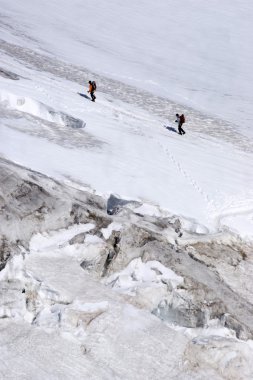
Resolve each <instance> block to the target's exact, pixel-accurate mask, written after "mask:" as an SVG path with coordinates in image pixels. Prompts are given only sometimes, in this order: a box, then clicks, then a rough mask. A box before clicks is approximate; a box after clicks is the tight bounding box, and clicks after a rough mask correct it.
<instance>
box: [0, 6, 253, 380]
mask: <svg viewBox="0 0 253 380" xmlns="http://www.w3.org/2000/svg"><path fill="white" fill-rule="evenodd" d="M0 5H1V15H0V31H1V40H0V49H1V56H0V83H1V86H0V156H1V157H3V158H5V159H8V160H10V161H13V162H15V163H17V164H19V165H21V166H25V167H27V168H31V169H32V170H35V171H37V172H40V173H43V174H45V175H47V176H51V177H52V178H54V179H55V180H56V181H59V182H55V185H52V184H50V190H51V189H54V186H55V187H56V183H57V186H60V184H63V183H65V184H67V185H69V186H70V187H69V188H70V189H71V188H74V189H79V190H80V192H83V191H84V190H86V191H88V192H89V193H93V194H98V195H101V196H103V199H104V208H105V204H106V200H107V199H108V198H109V197H110V195H111V194H115V195H117V196H118V197H119V198H120V200H121V202H122V203H123V204H124V202H126V201H128V200H131V201H133V202H131V203H130V205H133V204H134V207H135V213H136V215H138V218H140V219H141V218H142V215H144V216H145V218H147V219H145V218H144V219H143V221H142V223H143V226H144V225H145V226H146V227H147V226H148V227H150V225H149V223H148V220H149V219H148V218H149V217H148V215H150V216H154V217H155V218H158V219H157V223H158V222H159V223H160V222H162V223H164V220H167V222H166V223H169V222H168V220H169V221H170V220H176V221H177V223H178V224H179V226H180V228H179V230H178V231H177V232H176V230H177V227H176V228H175V231H174V232H173V235H171V232H170V233H169V232H168V231H167V230H166V229H165V230H166V231H165V232H163V235H162V238H161V237H160V236H159V238H157V236H156V234H155V233H156V230H155V228H154V227H152V228H154V231H152V233H153V234H154V236H155V238H154V236H153V235H152V234H151V240H150V241H151V242H152V241H153V240H152V239H153V238H154V239H155V240H156V239H158V240H157V241H159V242H161V241H162V243H161V244H164V245H165V247H171V245H172V247H173V249H174V251H173V254H174V256H175V257H174V258H175V262H176V263H177V265H178V266H177V270H178V272H180V273H176V272H175V273H174V272H173V270H172V269H171V268H170V265H169V264H168V263H169V260H168V263H167V262H166V260H165V262H166V263H164V265H163V264H162V263H161V262H162V259H164V257H161V255H160V254H163V251H157V252H156V251H155V250H154V251H152V245H151V248H149V249H150V250H151V252H152V254H154V255H156V258H155V259H153V258H152V259H150V260H149V261H147V262H144V261H142V260H143V258H145V254H146V255H147V254H148V253H147V252H148V248H147V251H146V252H141V253H139V251H138V249H137V248H136V247H135V246H134V245H133V246H132V245H131V244H132V242H131V239H129V240H128V237H127V236H126V237H125V239H126V242H127V243H126V246H127V253H128V255H129V256H128V255H125V256H123V259H122V258H121V257H120V258H119V263H117V265H118V266H119V268H118V270H117V268H113V269H112V273H110V276H109V277H108V278H107V277H106V278H105V279H104V281H101V278H100V273H99V274H98V273H95V274H94V273H93V275H90V274H89V273H88V272H87V271H84V270H83V267H82V263H83V260H84V259H89V260H90V259H92V260H95V261H96V258H97V256H98V257H100V256H99V255H102V253H103V255H104V256H105V255H106V254H107V253H106V252H107V251H105V250H104V249H105V246H106V244H109V243H108V240H110V239H112V236H113V234H114V233H115V231H116V232H119V233H120V231H121V228H122V226H121V224H120V223H112V224H111V225H109V226H106V227H104V226H103V228H102V227H101V226H100V227H99V228H98V227H97V229H98V231H97V236H96V234H95V235H94V236H93V235H92V234H91V235H90V236H89V237H87V236H86V237H85V239H84V240H83V241H82V242H81V243H80V244H79V243H75V244H72V243H70V240H71V239H72V238H73V237H76V235H80V234H81V237H82V234H85V233H86V232H89V231H90V230H92V229H93V227H94V225H95V224H93V223H87V224H85V223H84V224H83V223H79V221H76V222H74V221H72V223H73V225H71V226H70V227H68V228H67V225H68V223H71V222H70V221H69V220H68V219H67V217H65V212H66V214H67V215H68V216H69V215H70V214H71V212H70V210H72V209H71V202H70V200H69V198H70V199H71V200H72V198H71V197H70V196H69V198H68V202H67V203H65V204H64V201H66V199H64V196H63V198H62V199H61V197H60V195H59V194H58V193H57V196H55V197H56V199H57V205H56V209H57V210H56V211H55V212H56V216H54V217H55V219H54V218H51V219H50V214H49V215H47V213H49V211H48V210H51V211H50V212H53V210H54V205H53V204H51V203H50V207H52V209H51V208H47V207H46V206H45V205H43V204H42V206H41V207H42V212H41V208H39V209H38V210H39V211H38V210H36V208H35V211H34V213H35V220H37V219H36V218H40V217H42V220H43V218H44V217H45V215H47V217H46V222H47V223H46V224H45V226H49V227H48V228H49V229H50V231H42V232H43V233H42V234H38V235H36V236H33V237H32V239H31V241H30V244H29V246H28V247H26V248H24V247H23V246H22V245H21V243H22V244H23V242H22V239H21V241H20V236H18V237H15V239H14V237H13V236H15V234H16V233H17V231H18V232H20V228H21V226H22V228H23V226H24V225H25V218H26V217H27V216H26V215H25V217H24V215H23V214H22V213H21V216H20V215H19V211H20V209H21V210H22V204H23V202H24V199H23V198H22V197H23V196H24V195H23V193H22V191H21V195H20V194H19V192H18V191H17V194H16V195H17V196H16V198H15V201H14V203H13V204H14V206H13V204H12V207H13V208H14V211H13V213H14V215H15V212H17V221H14V222H13V220H12V219H8V218H9V214H8V207H5V206H3V208H1V212H3V214H1V217H3V218H5V216H6V219H4V220H5V222H6V223H3V224H4V225H2V226H0V227H1V235H3V236H2V237H1V236H0V237H1V239H2V240H1V249H2V250H3V251H4V249H5V239H6V236H9V235H10V236H11V237H13V239H14V242H15V244H16V246H15V248H16V249H17V250H20V255H19V256H15V257H14V258H12V259H10V260H9V261H8V264H7V266H6V267H5V269H3V270H2V271H1V273H0V291H1V294H3V297H2V304H1V307H0V316H1V317H2V318H0V329H1V337H0V342H1V345H0V346H1V348H0V353H1V354H0V357H1V358H2V360H3V361H4V362H3V363H5V362H6V363H8V366H7V367H6V366H5V364H0V371H1V372H0V377H1V376H2V377H3V378H8V376H9V377H10V378H21V379H22V378H38V379H43V378H47V379H65V378H66V379H72V378H77V377H80V378H84V379H85V378H93V379H132V378H136V379H143V378H145V379H152V380H153V379H165V378H168V373H170V375H171V378H177V379H182V380H186V379H191V380H192V379H196V380H197V379H209V378H214V379H238V376H239V375H238V374H240V376H241V378H245V379H251V378H252V368H251V364H250V357H251V352H252V342H251V341H249V342H243V341H241V340H239V339H238V338H241V337H244V339H246V338H247V337H248V336H251V335H247V334H246V335H245V336H244V335H243V334H244V330H243V329H242V330H241V327H242V326H241V325H240V324H239V327H238V325H237V323H238V322H237V320H233V318H232V321H231V320H230V322H226V323H227V324H229V326H232V327H233V330H232V331H231V330H229V329H228V328H224V327H223V326H222V325H221V321H220V320H219V321H216V320H214V321H213V320H211V321H209V324H208V325H207V326H204V327H206V328H203V324H202V327H201V328H200V329H195V328H194V329H192V330H191V329H186V328H184V327H182V326H177V327H175V326H173V325H171V324H167V323H163V322H161V320H160V319H158V318H157V317H155V316H154V315H152V314H151V313H150V311H151V310H153V309H152V308H156V315H157V314H159V313H165V314H166V305H167V304H166V302H165V303H162V302H161V303H159V302H160V301H161V297H162V296H165V294H167V293H168V292H170V291H171V292H172V294H174V296H175V294H176V296H175V299H173V302H174V306H175V304H176V306H179V307H180V306H182V305H183V306H184V305H185V304H184V302H186V301H185V299H184V296H182V297H179V298H178V299H177V295H178V294H179V295H180V294H183V295H184V294H185V291H186V290H187V286H188V287H191V286H192V287H193V288H194V286H195V288H194V290H195V291H196V293H197V295H198V296H199V297H200V298H201V297H205V293H204V291H207V290H208V291H207V293H206V294H207V295H210V294H211V295H212V297H213V298H214V299H215V301H217V304H218V305H219V300H221V301H222V302H223V301H224V300H225V301H226V302H227V304H229V305H228V306H229V307H228V306H226V307H227V308H228V310H229V311H231V310H232V309H235V311H236V312H237V313H238V314H240V317H241V320H240V321H241V323H242V324H243V323H244V324H245V325H246V326H250V325H251V319H252V318H251V316H252V313H251V299H252V285H251V276H252V270H251V268H252V259H251V251H252V250H251V247H252V246H250V244H252V239H253V160H252V155H253V140H252V138H253V137H252V136H253V132H252V120H253V113H252V107H251V103H252V91H251V79H253V78H252V70H251V66H250V63H251V61H252V50H251V49H249V48H248V47H249V46H251V45H252V33H251V29H252V26H251V18H252V12H253V6H252V4H251V2H250V1H246V0H244V1H240V2H239V1H237V0H233V1H228V0H223V1H222V4H221V2H218V1H217V0H213V1H212V2H209V3H208V4H207V3H205V4H204V2H203V1H201V0H188V1H186V0H181V1H180V2H176V1H175V0H171V1H169V2H168V1H165V0H160V1H159V2H158V3H154V2H152V1H144V0H140V1H138V2H136V3H134V4H133V3H131V2H126V1H123V0H119V1H113V0H109V1H107V2H103V1H101V0H94V1H93V2H89V3H86V2H85V4H84V2H83V1H80V0H73V1H72V2H71V3H70V2H67V1H64V2H62V1H59V0H55V1H48V0H46V1H44V2H39V1H37V0H33V1H31V0H24V1H22V2H19V1H12V2H9V1H7V0H0ZM94 18H96V26H95V22H94ZM207 47H208V48H207ZM93 78H94V79H96V80H97V85H98V91H97V101H96V103H92V102H91V101H90V100H89V97H88V94H87V92H86V90H87V81H88V80H89V79H93ZM181 111H184V112H185V114H186V119H187V124H186V126H185V129H186V135H185V136H179V135H178V134H177V133H176V132H177V129H176V124H175V122H174V120H175V113H176V112H181ZM242 120H243V123H241V121H242ZM241 124H243V125H241ZM238 125H240V128H239V127H238ZM20 170H21V169H20ZM29 175H30V176H29ZM9 177H11V178H12V181H14V182H15V181H16V180H17V178H16V177H15V176H13V174H8V173H7V174H6V177H4V178H3V182H4V183H5V181H6V182H8V181H9V180H10V178H9ZM33 177H34V173H30V174H27V179H29V181H30V182H31V181H33V180H34V179H33ZM41 181H42V179H41ZM10 182H11V181H10ZM17 182H19V181H18V180H17ZM45 184H46V181H45V182H44V186H45V187H46V185H45ZM29 186H31V187H32V185H31V184H30V185H29ZM29 186H28V188H29V189H30V187H29ZM48 186H49V185H48ZM51 186H52V187H51ZM37 188H38V189H39V190H40V188H39V186H38V185H37ZM22 189H23V188H21V190H22ZM42 189H43V186H42ZM23 190H24V192H25V191H26V186H25V187H24V189H23ZM48 190H49V189H48ZM5 191H7V193H8V189H7V190H6V189H5ZM43 191H44V192H45V190H43ZM69 192H70V190H69ZM29 194H30V193H29V192H28V195H27V197H26V195H25V197H26V202H28V201H30V202H31V203H32V204H33V202H34V203H35V204H36V205H37V203H36V201H37V195H36V194H37V193H36V192H35V196H34V198H33V197H32V196H31V199H30V198H29V196H30V195H29ZM32 194H33V193H32ZM14 195H15V192H14ZM12 197H13V192H10V193H8V194H7V196H6V194H5V195H3V194H2V192H1V194H0V202H1V205H2V204H3V205H5V204H8V202H7V201H8V200H11V199H12ZM76 199H77V196H76V193H74V191H73V203H74V202H75V201H76ZM39 200H40V199H39ZM50 201H51V202H53V201H52V200H50ZM60 201H61V202H62V204H60V205H59V203H58V202H60ZM86 201H87V204H89V202H88V199H86ZM80 202H81V203H82V204H84V205H85V201H83V199H82V200H81V201H80ZM15 205H17V210H16V209H15ZM72 206H73V205H72ZM1 207H2V206H1ZM64 207H65V208H66V209H65V208H64ZM130 208H131V207H130ZM24 209H25V207H24ZM59 209H60V210H61V211H59ZM6 210H7V211H6ZM105 211H106V210H104V212H105ZM113 211H115V210H113ZM116 211H117V207H116ZM5 212H6V213H7V214H6V215H5ZM57 212H59V214H60V216H61V218H59V219H58V215H57ZM124 212H125V211H124V210H123V216H124V215H125V218H126V220H125V223H126V224H127V223H129V224H131V223H132V224H133V226H135V223H136V218H137V216H136V217H135V216H133V215H131V216H130V217H129V219H128V216H129V215H128V213H127V212H126V214H124ZM44 214H45V215H44ZM159 217H160V218H161V220H159ZM166 217H169V218H167V219H166ZM47 218H48V219H47ZM77 219H78V218H77ZM98 219H99V218H98ZM31 220H32V219H31ZM31 220H30V224H29V223H28V224H29V226H28V224H27V227H24V231H23V235H24V236H23V239H24V240H25V238H27V236H28V235H29V234H30V233H31V229H32V226H33V224H32V221H31ZM39 220H40V219H39ZM50 220H51V222H52V221H54V220H56V221H57V228H60V227H59V226H62V223H63V221H65V224H64V226H65V227H66V228H65V229H61V230H58V231H51V224H50ZM94 223H95V222H94ZM13 225H14V228H13ZM155 225H156V224H155V223H154V226H155ZM38 226H39V223H37V222H36V223H35V224H34V228H35V227H36V228H39V227H38ZM135 227H136V226H135ZM12 228H13V231H12ZM162 228H163V227H162ZM166 228H167V227H166ZM34 231H35V230H34ZM36 231H37V229H36ZM181 231H183V232H182V233H181ZM143 233H144V232H143ZM12 235H13V236H12ZM144 235H145V234H144ZM10 236H9V237H10ZM123 237H124V236H123ZM79 239H80V236H79ZM86 239H87V240H86ZM159 239H160V240H159ZM161 239H165V240H161ZM137 240H138V239H137ZM147 240H148V239H147ZM223 240H225V241H226V244H227V249H228V247H229V249H230V250H231V251H232V254H231V252H230V251H226V250H224V251H223V250H222V249H221V250H219V246H220V245H221V242H222V241H223ZM144 241H145V238H144ZM193 241H194V242H195V244H200V245H201V243H203V244H204V243H206V242H210V246H208V245H205V244H204V245H203V248H202V249H203V251H201V250H200V251H195V249H193V248H192V250H191V249H189V252H188V251H187V250H185V251H181V249H183V248H182V247H184V248H185V247H187V246H188V245H189V244H192V242H193ZM213 242H215V243H216V244H217V246H218V248H217V247H216V248H217V250H215V249H214V248H213V246H214V245H213V244H214V243H213ZM245 242H246V243H248V244H249V245H248V246H246V245H245ZM127 244H129V245H130V246H129V248H128V245H127ZM235 244H237V245H236V248H235ZM144 245H145V244H144ZM24 246H25V245H24ZM238 246H239V248H238ZM245 246H246V247H247V250H245ZM190 248H191V247H190ZM185 249H186V248H185ZM4 252H5V251H4ZM14 252H15V251H14ZM101 252H102V253H101ZM203 252H204V253H203ZM245 252H246V253H245ZM137 253H138V255H139V256H138V255H137ZM176 254H178V255H179V256H178V258H177V259H176ZM180 254H181V256H180ZM103 255H102V256H103ZM135 255H137V256H135ZM230 255H231V256H230ZM104 256H103V257H104ZM213 256H214V257H213ZM216 256H217V257H216ZM157 258H159V261H160V262H158V261H157ZM89 260H88V262H89ZM124 260H125V261H124ZM184 260H185V261H184ZM189 262H190V263H191V266H189V268H188V264H189ZM165 264H166V265H167V267H166V266H165ZM183 266H185V267H187V268H188V269H187V270H188V272H189V271H192V275H193V278H194V276H195V277H197V278H198V280H199V281H200V282H199V283H198V286H199V287H200V288H199V289H198V288H197V285H196V284H195V283H194V282H193V284H192V281H193V278H192V277H189V278H187V280H186V281H185V278H183V273H181V271H183ZM201 268H202V269H203V268H205V270H201ZM188 272H187V273H188ZM96 276H97V277H96ZM195 280H196V278H195ZM183 281H185V283H183ZM201 281H202V282H201ZM212 281H213V283H212ZM182 284H183V285H182ZM200 284H201V285H200ZM245 284H246V285H245ZM115 289H116V290H117V291H116V292H115ZM206 289H207V290H206ZM24 291H25V292H24ZM176 291H178V294H177V293H176ZM209 293H210V294H209ZM135 296H136V297H137V298H134V297H135ZM127 297H129V298H127ZM215 297H216V298H215ZM172 298H173V297H172ZM213 298H212V299H213ZM223 298H224V300H223ZM238 299H240V302H239V305H238V310H239V311H238V310H237V308H236V307H237V300H238ZM201 300H202V298H201ZM188 301H189V304H190V305H192V306H193V307H195V306H196V303H198V299H197V300H195V299H194V297H193V299H190V300H187V302H188ZM230 301H231V302H230ZM181 302H182V305H181ZM191 302H192V304H191ZM201 302H202V304H201V307H202V306H203V304H204V311H205V310H206V309H205V307H206V305H207V306H208V307H209V306H210V305H211V306H212V302H210V305H209V304H208V302H207V303H206V300H204V301H203V300H202V301H201ZM158 303H159V305H158ZM205 303H206V305H205ZM214 304H215V306H216V303H215V302H214ZM225 305H226V303H225ZM151 306H152V308H151ZM158 306H159V307H158ZM197 306H198V307H199V305H197ZM184 307H185V306H184ZM217 307H218V306H217ZM240 308H242V309H243V310H240ZM164 310H165V312H164ZM187 310H188V309H186V311H187ZM189 310H191V311H192V309H189ZM193 310H194V311H195V309H194V308H193ZM197 310H198V311H199V310H200V314H201V315H202V314H204V312H203V310H202V309H197ZM224 310H225V311H224ZM224 310H223V309H222V312H221V313H223V314H224V315H223V316H224V318H225V319H224V321H226V310H227V309H224ZM189 315H190V313H189ZM189 318H190V317H189ZM227 321H229V315H228V319H227ZM224 324H225V322H224ZM183 326H184V325H183ZM235 331H236V333H237V338H236V337H235ZM241 332H242V333H241ZM171 347H173V350H171ZM143 351H144V353H145V355H143ZM13 352H14V354H13ZM210 353H211V355H210ZM63 357H64V358H65V360H62V358H63ZM24 363H25V364H24ZM10 368H11V372H10Z"/></svg>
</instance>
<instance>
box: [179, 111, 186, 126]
mask: <svg viewBox="0 0 253 380" xmlns="http://www.w3.org/2000/svg"><path fill="white" fill-rule="evenodd" d="M180 121H181V124H184V123H185V117H184V114H183V113H182V115H181V116H180Z"/></svg>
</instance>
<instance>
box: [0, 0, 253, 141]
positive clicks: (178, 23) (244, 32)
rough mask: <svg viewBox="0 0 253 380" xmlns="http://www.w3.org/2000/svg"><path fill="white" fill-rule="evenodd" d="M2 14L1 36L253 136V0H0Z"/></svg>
mask: <svg viewBox="0 0 253 380" xmlns="http://www.w3.org/2000/svg"><path fill="white" fill-rule="evenodd" d="M1 13H2V16H1V17H2V20H3V22H4V24H3V26H4V28H3V33H2V36H3V37H2V38H6V39H7V40H9V41H11V42H13V41H15V42H17V43H20V42H21V41H22V42H21V43H22V45H24V44H25V46H32V47H33V48H36V50H37V49H39V50H44V51H46V52H48V53H51V54H53V55H54V56H57V57H59V58H61V59H63V60H65V61H67V62H71V63H74V64H77V65H79V66H82V67H86V68H89V69H90V70H93V71H94V72H96V73H101V74H103V75H105V76H110V77H112V78H116V79H119V80H121V81H124V82H127V83H130V84H133V83H134V85H135V86H138V87H140V88H144V89H147V90H149V91H151V92H152V93H155V94H157V95H162V96H164V97H168V98H170V99H173V100H175V101H177V102H179V103H181V104H185V105H190V106H192V107H194V108H196V109H198V110H203V111H205V113H211V114H213V115H217V116H219V117H220V118H223V119H225V120H228V121H230V122H232V123H237V125H238V127H239V126H240V129H241V128H243V129H244V132H245V134H247V135H248V134H249V133H250V134H251V136H252V135H253V129H252V121H253V113H252V107H251V104H252V101H253V97H252V96H253V95H252V90H251V83H252V80H253V74H252V69H251V66H252V62H253V53H252V49H251V48H250V47H251V46H252V44H253V37H252V36H253V34H252V32H251V31H252V17H253V5H252V1H251V0H233V1H230V0H223V1H222V3H221V2H220V1H219V0H212V1H209V2H204V1H203V0H181V1H180V2H178V1H177V0H170V1H169V2H168V1H167V0H159V1H158V2H153V1H147V0H140V1H138V2H136V3H130V4H129V3H128V2H126V1H124V0H117V1H116V0H109V1H107V2H106V3H105V2H104V1H103V0H95V1H93V2H92V3H89V2H85V3H84V2H83V1H80V0H73V1H71V3H69V2H67V1H65V2H64V6H63V3H62V2H58V1H47V2H46V3H45V2H41V1H38V0H35V1H34V0H25V1H23V2H20V1H12V2H9V1H8V0H1ZM13 27H14V28H15V36H14V38H13V33H12V32H13ZM10 34H12V36H10ZM24 35H27V36H29V40H26V41H24ZM51 36H53V38H51ZM30 37H32V39H31V38H30Z"/></svg>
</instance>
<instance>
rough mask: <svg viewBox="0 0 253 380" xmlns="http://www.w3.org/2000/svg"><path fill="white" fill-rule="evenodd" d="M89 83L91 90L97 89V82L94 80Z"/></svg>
mask: <svg viewBox="0 0 253 380" xmlns="http://www.w3.org/2000/svg"><path fill="white" fill-rule="evenodd" d="M91 85H92V90H93V91H96V89H97V84H96V82H95V81H92V82H91Z"/></svg>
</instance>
